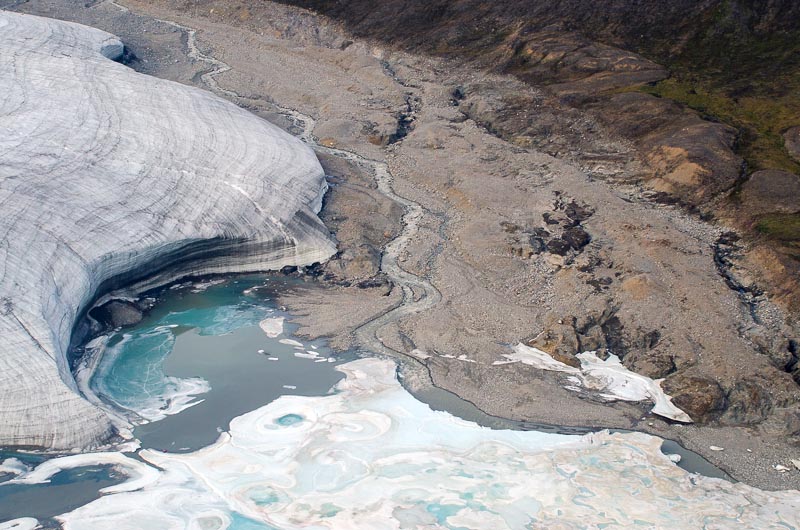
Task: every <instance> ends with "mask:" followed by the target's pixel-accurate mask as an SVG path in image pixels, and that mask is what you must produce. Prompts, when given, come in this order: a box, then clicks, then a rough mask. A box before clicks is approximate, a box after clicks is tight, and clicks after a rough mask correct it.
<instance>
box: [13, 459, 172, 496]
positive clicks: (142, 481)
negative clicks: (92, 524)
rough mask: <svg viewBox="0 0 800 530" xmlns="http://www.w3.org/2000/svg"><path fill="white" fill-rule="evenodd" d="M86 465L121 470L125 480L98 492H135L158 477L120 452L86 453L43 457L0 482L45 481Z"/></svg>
mask: <svg viewBox="0 0 800 530" xmlns="http://www.w3.org/2000/svg"><path fill="white" fill-rule="evenodd" d="M87 466H114V467H115V468H121V469H123V470H124V472H125V475H127V477H128V479H127V480H126V481H125V482H123V483H121V484H114V485H113V486H106V487H105V488H103V489H101V490H100V493H104V494H106V493H123V492H127V491H136V490H138V489H141V488H143V487H145V486H149V485H150V484H153V483H154V482H156V481H157V480H158V478H159V476H160V473H159V471H158V470H157V469H155V468H154V467H152V466H149V465H147V464H145V463H143V462H139V461H137V460H133V459H131V458H128V457H127V456H125V455H123V454H122V453H118V452H114V453H86V454H79V455H70V456H62V457H61V458H53V459H51V460H45V461H44V462H42V463H41V464H39V465H38V466H36V468H35V469H33V470H31V471H27V472H25V473H22V474H20V475H19V476H17V477H16V478H13V479H11V480H9V481H8V482H4V483H3V484H45V483H48V482H50V479H51V478H52V477H53V476H54V475H57V474H58V473H61V472H62V471H66V470H68V469H75V468H79V467H87ZM0 491H2V490H0Z"/></svg>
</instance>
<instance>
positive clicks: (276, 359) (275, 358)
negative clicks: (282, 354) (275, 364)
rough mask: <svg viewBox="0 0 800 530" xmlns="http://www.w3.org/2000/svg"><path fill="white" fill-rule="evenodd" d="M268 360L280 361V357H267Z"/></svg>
mask: <svg viewBox="0 0 800 530" xmlns="http://www.w3.org/2000/svg"><path fill="white" fill-rule="evenodd" d="M267 360H268V361H280V358H279V357H267Z"/></svg>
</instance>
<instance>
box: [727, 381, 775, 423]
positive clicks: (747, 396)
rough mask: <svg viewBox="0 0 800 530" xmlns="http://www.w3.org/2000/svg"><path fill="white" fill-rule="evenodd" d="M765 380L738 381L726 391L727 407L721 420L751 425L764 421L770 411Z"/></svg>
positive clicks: (770, 400)
mask: <svg viewBox="0 0 800 530" xmlns="http://www.w3.org/2000/svg"><path fill="white" fill-rule="evenodd" d="M772 408H773V404H772V399H771V398H770V395H769V383H768V382H767V381H740V382H739V383H737V384H736V385H735V386H734V387H733V388H732V389H731V391H730V392H728V409H727V410H726V411H725V415H724V416H723V418H722V419H723V421H725V422H726V423H731V424H734V425H743V424H744V425H752V424H756V423H759V422H761V421H764V419H765V418H766V417H767V416H768V415H769V413H770V412H771V411H772Z"/></svg>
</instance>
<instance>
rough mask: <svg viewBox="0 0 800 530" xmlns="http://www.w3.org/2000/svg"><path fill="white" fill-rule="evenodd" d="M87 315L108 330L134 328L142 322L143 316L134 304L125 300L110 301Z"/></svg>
mask: <svg viewBox="0 0 800 530" xmlns="http://www.w3.org/2000/svg"><path fill="white" fill-rule="evenodd" d="M89 315H90V316H91V317H92V318H94V319H95V320H97V321H98V322H100V324H102V325H103V326H106V327H108V328H112V329H113V328H123V327H127V326H134V325H136V324H138V323H139V322H141V321H142V318H143V316H144V314H143V313H142V310H141V309H139V307H138V306H136V304H133V303H131V302H128V301H125V300H111V301H110V302H106V303H105V304H103V305H101V306H99V307H95V308H94V309H92V310H91V311H90V312H89Z"/></svg>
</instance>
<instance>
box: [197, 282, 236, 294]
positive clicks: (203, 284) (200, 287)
mask: <svg viewBox="0 0 800 530" xmlns="http://www.w3.org/2000/svg"><path fill="white" fill-rule="evenodd" d="M226 281H227V280H225V279H216V280H208V281H205V282H199V283H195V284H194V285H192V291H191V292H193V293H202V292H205V291H207V290H208V288H209V287H213V286H215V285H220V284H223V283H225V282H226Z"/></svg>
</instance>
